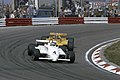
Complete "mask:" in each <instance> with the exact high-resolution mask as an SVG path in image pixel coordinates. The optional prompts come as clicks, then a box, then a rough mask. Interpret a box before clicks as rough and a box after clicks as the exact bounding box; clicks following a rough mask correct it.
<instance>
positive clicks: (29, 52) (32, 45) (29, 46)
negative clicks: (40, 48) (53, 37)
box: [28, 44, 36, 56]
mask: <svg viewBox="0 0 120 80" xmlns="http://www.w3.org/2000/svg"><path fill="white" fill-rule="evenodd" d="M35 46H36V45H35V44H29V45H28V55H29V56H32V54H33V50H34V49H35Z"/></svg>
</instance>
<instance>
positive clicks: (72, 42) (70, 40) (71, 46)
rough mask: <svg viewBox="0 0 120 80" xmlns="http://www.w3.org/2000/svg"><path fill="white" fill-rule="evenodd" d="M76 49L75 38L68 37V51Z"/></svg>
mask: <svg viewBox="0 0 120 80" xmlns="http://www.w3.org/2000/svg"><path fill="white" fill-rule="evenodd" d="M73 49H74V38H68V51H73Z"/></svg>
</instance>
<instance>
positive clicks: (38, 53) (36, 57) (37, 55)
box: [32, 49, 40, 61]
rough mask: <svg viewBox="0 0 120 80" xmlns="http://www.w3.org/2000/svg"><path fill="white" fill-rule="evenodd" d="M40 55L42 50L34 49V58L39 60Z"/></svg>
mask: <svg viewBox="0 0 120 80" xmlns="http://www.w3.org/2000/svg"><path fill="white" fill-rule="evenodd" d="M39 57H40V51H39V50H38V49H35V50H33V55H32V60H33V61H38V60H39Z"/></svg>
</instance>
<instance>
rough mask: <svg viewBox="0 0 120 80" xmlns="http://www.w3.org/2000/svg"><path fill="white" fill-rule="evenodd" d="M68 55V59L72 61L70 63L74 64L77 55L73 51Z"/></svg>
mask: <svg viewBox="0 0 120 80" xmlns="http://www.w3.org/2000/svg"><path fill="white" fill-rule="evenodd" d="M67 55H68V59H70V61H69V62H68V63H74V61H75V53H74V52H73V51H68V53H67Z"/></svg>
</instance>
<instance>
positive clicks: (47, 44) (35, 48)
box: [28, 40, 75, 63]
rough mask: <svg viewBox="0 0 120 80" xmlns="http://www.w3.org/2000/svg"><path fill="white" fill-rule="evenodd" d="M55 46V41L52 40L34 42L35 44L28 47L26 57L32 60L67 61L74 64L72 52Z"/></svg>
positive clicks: (63, 47)
mask: <svg viewBox="0 0 120 80" xmlns="http://www.w3.org/2000/svg"><path fill="white" fill-rule="evenodd" d="M56 44H57V43H56V41H53V40H36V44H29V45H28V55H29V56H31V57H32V59H33V60H51V61H54V62H57V61H67V62H69V63H74V61H75V54H74V52H73V51H69V50H67V48H66V47H65V46H61V47H59V46H58V45H56Z"/></svg>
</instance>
